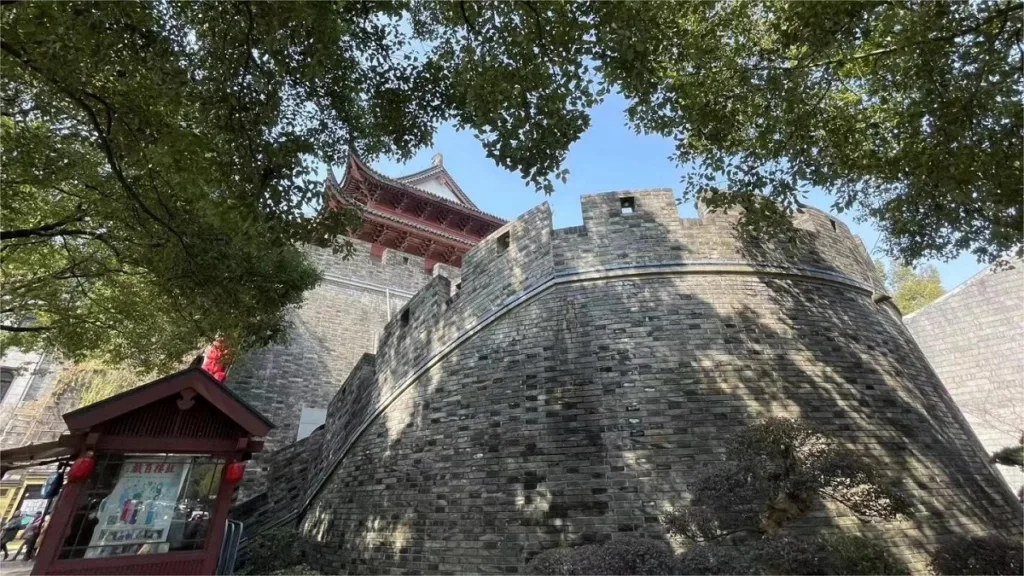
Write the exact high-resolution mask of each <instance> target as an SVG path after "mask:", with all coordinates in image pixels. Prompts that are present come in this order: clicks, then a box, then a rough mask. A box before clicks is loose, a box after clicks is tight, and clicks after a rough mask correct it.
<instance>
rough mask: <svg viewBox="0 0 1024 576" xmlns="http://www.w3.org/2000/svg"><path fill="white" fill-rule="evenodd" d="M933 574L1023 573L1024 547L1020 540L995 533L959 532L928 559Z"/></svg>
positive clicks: (1017, 574)
mask: <svg viewBox="0 0 1024 576" xmlns="http://www.w3.org/2000/svg"><path fill="white" fill-rule="evenodd" d="M931 570H932V573H934V574H943V575H945V574H1000V575H1002V574H1012V575H1014V576H1020V574H1022V573H1024V550H1022V548H1021V542H1020V541H1016V542H1014V541H1011V540H1008V539H1006V538H1001V537H999V536H972V537H967V536H960V537H958V538H954V539H952V540H950V541H948V542H946V543H944V544H943V545H942V546H940V547H939V549H938V550H937V551H936V552H935V557H934V558H932V561H931Z"/></svg>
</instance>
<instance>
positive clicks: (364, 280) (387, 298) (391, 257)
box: [226, 240, 457, 499]
mask: <svg viewBox="0 0 1024 576" xmlns="http://www.w3.org/2000/svg"><path fill="white" fill-rule="evenodd" d="M353 243H354V244H355V253H354V255H353V256H352V257H351V258H349V259H347V260H344V259H342V257H341V256H340V255H335V254H332V253H331V251H329V250H322V249H317V248H308V250H309V254H310V256H311V257H312V259H313V261H314V262H315V263H316V264H317V266H318V267H319V268H320V270H321V271H322V273H323V274H324V277H325V278H324V281H323V282H322V283H321V284H320V286H318V287H317V288H316V289H314V290H311V291H310V292H308V293H307V294H306V298H305V301H304V302H303V305H302V306H301V308H300V309H298V310H297V311H296V312H295V313H294V314H292V316H291V318H290V320H291V322H292V325H293V327H292V330H291V331H290V332H289V341H288V343H287V344H286V345H282V346H273V347H269V348H265V349H263V350H260V351H257V352H254V353H252V354H250V355H248V356H247V357H245V358H241V359H239V361H238V362H236V363H235V365H234V366H232V368H231V371H230V373H229V375H228V379H227V382H226V384H227V385H228V386H229V387H231V388H232V389H233V390H234V391H235V392H237V393H238V394H239V395H240V396H241V397H242V398H243V399H245V400H246V401H247V402H249V403H250V404H252V405H253V406H254V407H256V408H257V409H258V410H259V411H260V412H261V413H263V414H264V415H266V416H267V417H268V418H269V419H270V420H271V421H272V422H273V423H274V424H275V425H276V428H275V429H274V430H273V431H271V433H270V436H269V437H268V438H267V443H266V448H265V450H264V453H262V454H258V455H257V457H256V460H255V462H253V463H252V464H250V466H249V467H248V469H247V471H246V478H245V481H244V482H243V485H242V486H241V490H240V495H239V496H240V499H245V498H248V497H250V496H253V495H255V494H258V493H259V492H260V491H262V490H264V489H265V488H266V486H267V484H266V474H267V472H268V471H269V468H270V463H269V460H268V458H270V456H271V454H273V453H274V451H275V450H277V449H279V448H281V447H284V446H286V445H287V444H289V443H291V442H294V441H295V439H296V434H297V432H298V423H299V415H300V414H301V412H302V408H303V407H309V408H326V407H327V404H328V403H329V402H330V400H331V398H332V397H333V396H334V394H335V392H337V390H338V386H339V385H340V383H341V382H344V380H345V377H346V376H348V373H349V372H350V371H351V370H352V368H353V367H354V366H355V365H356V362H357V361H358V360H359V358H360V357H361V356H362V355H363V354H364V353H367V352H373V351H374V350H375V348H376V346H377V342H378V339H379V337H380V333H381V330H382V329H383V327H384V325H385V323H386V322H387V320H388V318H389V316H393V315H394V314H395V313H396V312H397V311H398V310H399V309H401V308H402V306H403V305H404V304H405V302H406V301H407V300H408V298H409V296H410V295H411V294H412V293H414V292H415V291H417V290H419V289H420V288H421V287H422V286H423V285H424V284H426V283H427V282H428V281H429V280H430V279H431V277H432V276H431V274H430V273H427V272H425V271H424V261H423V259H422V258H417V257H415V256H410V255H407V254H402V253H400V252H396V251H392V250H386V251H385V252H384V255H383V257H382V258H381V259H379V260H377V259H374V258H372V257H371V256H370V245H369V244H367V243H365V242H360V241H358V240H353ZM438 268H441V266H439V267H438ZM439 273H440V271H439ZM445 273H447V274H451V272H450V271H446V272H445ZM455 275H456V276H457V271H456V273H455ZM389 304H390V313H389V310H388V307H389Z"/></svg>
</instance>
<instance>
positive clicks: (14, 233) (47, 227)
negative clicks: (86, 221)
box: [0, 212, 83, 240]
mask: <svg viewBox="0 0 1024 576" xmlns="http://www.w3.org/2000/svg"><path fill="white" fill-rule="evenodd" d="M82 217H83V214H82V213H81V212H76V213H75V215H74V216H68V217H67V218H65V219H63V220H58V221H56V222H51V223H49V224H43V225H42V226H36V227H35V228H21V229H19V230H0V240H14V239H17V238H29V237H32V236H49V237H53V236H60V235H61V232H54V231H55V230H57V229H59V228H60V227H62V226H67V225H68V224H71V223H74V222H81V221H82Z"/></svg>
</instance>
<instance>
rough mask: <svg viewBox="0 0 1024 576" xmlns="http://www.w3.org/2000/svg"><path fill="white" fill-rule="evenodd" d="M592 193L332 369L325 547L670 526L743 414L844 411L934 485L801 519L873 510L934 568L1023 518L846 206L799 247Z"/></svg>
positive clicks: (489, 567)
mask: <svg viewBox="0 0 1024 576" xmlns="http://www.w3.org/2000/svg"><path fill="white" fill-rule="evenodd" d="M622 198H632V199H633V200H634V203H633V204H632V210H631V213H628V214H624V213H623V210H622V201H621V199H622ZM582 202H583V206H584V210H583V213H584V225H583V226H576V227H571V228H565V229H558V230H555V229H553V228H552V221H551V211H550V208H549V207H548V206H547V204H543V205H541V206H538V207H537V208H535V209H533V210H531V211H530V212H528V213H527V214H525V215H524V216H523V217H521V218H519V219H517V220H515V221H513V222H510V223H508V224H507V225H506V226H504V227H503V228H501V229H499V230H497V231H496V232H495V233H493V234H492V235H490V236H489V237H488V238H486V239H484V241H483V242H481V244H480V245H479V246H477V247H476V248H475V249H474V250H472V251H470V252H469V253H468V254H467V255H466V256H465V258H464V260H463V267H462V269H461V270H449V269H445V268H442V267H440V266H435V267H434V268H433V270H432V278H428V279H426V280H425V281H424V284H423V285H422V286H423V287H422V288H421V289H420V290H419V291H418V292H417V293H416V294H415V295H414V296H412V297H411V298H410V299H408V300H402V301H401V302H402V303H401V305H400V306H399V307H396V308H394V310H393V314H392V316H391V319H390V320H389V321H385V322H383V323H382V324H381V329H380V333H379V334H380V336H379V339H378V345H377V347H376V355H371V354H364V355H362V356H361V357H360V358H359V359H358V360H353V361H352V362H351V365H352V367H353V368H352V370H351V371H350V372H349V373H348V374H347V375H346V377H344V378H341V379H336V380H334V381H332V382H331V383H330V386H327V387H325V388H326V389H333V390H334V391H333V395H332V397H331V398H330V400H329V405H328V415H327V421H326V422H325V424H324V426H323V427H322V428H321V429H320V430H318V431H317V432H316V433H315V436H316V438H317V439H318V440H319V443H320V446H319V449H318V450H312V449H309V448H308V446H309V445H308V444H307V445H306V446H307V448H305V449H303V450H301V451H295V453H296V455H295V456H294V458H305V459H307V461H309V462H311V464H310V465H309V466H308V468H307V470H308V472H307V476H308V478H309V484H308V487H307V489H306V491H305V492H304V495H303V502H302V504H301V505H300V506H299V507H298V510H299V522H300V527H301V532H302V534H303V535H304V537H305V538H306V539H307V541H308V548H309V551H310V554H309V557H308V560H309V561H310V562H311V563H312V564H313V565H315V566H316V567H318V568H319V569H320V570H321V571H324V572H330V573H335V572H342V571H345V572H348V573H380V572H398V571H421V572H431V573H433V572H445V571H448V572H489V571H501V572H505V573H514V572H518V571H521V570H522V569H523V566H524V564H525V563H526V562H527V561H529V559H530V558H532V557H533V556H534V555H536V554H537V553H539V552H540V551H541V550H543V549H545V548H548V547H551V546H557V545H566V544H573V543H578V542H583V541H592V540H594V539H597V538H604V537H606V536H608V535H612V534H620V533H624V532H628V533H640V534H645V535H650V536H653V537H660V536H662V532H661V527H660V523H659V516H660V515H661V514H662V513H663V512H665V511H667V510H668V509H669V508H670V507H671V506H672V505H673V503H677V502H679V501H680V500H681V499H683V498H685V494H686V485H687V482H690V481H692V479H693V477H694V475H695V474H696V472H697V471H698V470H699V469H700V468H701V467H702V466H704V465H705V464H706V463H709V462H714V461H718V460H720V459H721V458H722V455H723V453H724V442H725V439H726V438H727V437H728V435H729V434H730V433H731V432H733V431H736V430H739V429H740V428H742V427H743V426H745V425H747V424H750V423H752V422H755V421H757V420H758V419H759V418H762V417H764V416H767V415H770V414H774V415H787V416H792V417H799V418H803V419H806V420H808V421H810V422H811V423H813V424H816V425H818V426H820V427H822V428H823V429H825V430H827V431H829V432H830V433H832V434H833V435H835V436H836V437H837V438H839V440H840V441H841V442H843V443H844V444H847V445H849V446H851V447H853V448H855V449H856V450H857V451H858V453H860V454H862V455H863V456H864V457H865V458H867V459H869V460H870V461H871V463H872V464H873V466H875V467H876V468H877V469H878V470H880V471H881V472H883V473H884V474H886V475H888V476H890V477H892V478H893V479H894V480H897V481H900V482H903V483H904V486H905V488H906V489H907V490H908V491H909V492H911V495H912V497H913V498H914V499H915V503H916V504H917V505H918V508H919V514H918V515H916V516H915V518H913V519H911V520H908V521H904V522H898V523H885V524H884V525H881V524H880V525H877V526H862V525H861V524H860V523H859V522H858V521H857V520H856V519H855V518H853V517H852V516H850V515H849V514H848V513H846V512H844V511H842V510H833V509H831V508H824V509H822V510H821V511H819V512H817V513H815V514H814V515H812V516H811V517H810V518H808V519H807V521H806V522H805V523H804V524H801V526H799V527H798V530H813V531H820V530H823V529H824V530H831V529H844V530H846V529H860V530H864V531H868V532H870V531H876V532H878V533H880V534H884V535H885V537H886V538H887V539H888V541H890V542H891V543H893V546H894V548H895V549H896V550H897V551H898V552H899V553H900V554H902V555H903V556H904V558H906V559H907V560H909V561H910V562H912V563H913V564H914V566H915V568H917V569H921V568H922V567H923V566H924V563H925V560H926V559H927V554H928V553H929V552H930V551H931V550H933V549H934V546H935V545H936V543H937V542H938V541H939V540H940V539H941V538H943V537H945V536H947V535H949V534H952V533H955V532H965V531H966V532H971V531H975V532H976V531H982V530H996V531H1001V532H1004V533H1008V534H1016V535H1019V525H1020V522H1019V521H1020V510H1019V507H1016V508H1014V507H1011V506H1008V505H1007V504H1008V503H1009V502H1010V499H1009V498H1008V494H1006V493H1004V492H1005V488H1004V487H1003V486H1002V485H1001V484H1000V483H999V482H997V481H995V479H994V475H993V474H992V473H991V470H989V469H988V467H987V466H986V464H985V458H986V456H985V454H984V452H983V451H981V450H980V447H979V446H977V445H976V443H975V442H974V440H973V437H972V436H971V434H970V433H969V431H968V430H966V428H965V427H964V424H963V422H962V419H960V418H959V415H958V412H957V411H956V408H955V407H954V406H953V405H952V403H951V402H950V401H949V398H948V396H947V395H946V394H944V392H943V391H942V389H941V386H940V385H939V384H938V382H937V380H936V378H935V375H934V373H933V372H932V371H931V370H930V368H929V367H928V364H927V362H926V361H925V360H924V358H923V357H922V356H921V353H920V351H919V350H918V349H917V347H916V346H915V345H914V343H913V340H911V339H910V338H909V335H908V333H907V332H906V330H904V328H903V326H902V324H901V323H900V319H899V316H898V315H897V314H890V313H889V308H887V307H885V306H880V305H879V304H878V302H876V301H875V298H874V296H876V295H877V293H878V290H877V289H876V288H877V286H878V285H880V281H879V280H878V279H877V278H876V276H877V275H876V273H875V270H874V267H873V265H871V263H870V259H869V258H868V255H867V253H866V251H865V250H864V246H863V243H862V242H860V240H859V239H858V238H856V237H855V236H853V235H852V234H850V232H849V229H848V228H847V227H845V226H842V225H840V224H841V223H838V222H837V223H836V225H835V227H834V228H833V224H832V223H831V222H830V219H831V218H830V217H829V216H828V215H826V214H824V213H821V212H818V211H805V212H803V213H802V214H799V215H798V219H799V220H800V222H799V229H798V236H799V238H798V239H797V241H795V242H794V243H793V245H792V246H790V245H779V244H772V243H769V244H768V245H766V246H751V245H750V244H749V243H747V242H745V241H743V239H742V237H741V236H739V235H738V233H737V232H736V229H735V228H736V226H735V224H736V222H735V218H732V217H728V218H727V217H716V216H713V215H704V216H702V217H701V218H699V219H691V220H683V219H680V218H679V217H678V212H677V209H676V206H675V200H674V198H673V197H672V194H671V192H669V191H664V190H654V191H640V192H615V193H609V194H603V195H594V196H586V197H584V198H583V200H582ZM505 233H508V234H509V236H508V242H507V243H506V242H504V240H503V239H502V237H503V235H504V234H505ZM381 262H382V263H387V262H389V260H388V254H387V253H385V254H383V256H382V258H381ZM390 262H391V265H395V264H397V263H396V262H394V261H390ZM402 264H403V265H404V264H407V263H405V262H404V261H402ZM412 264H413V267H414V268H415V267H416V266H419V263H412ZM420 269H422V268H420ZM405 313H408V314H407V316H406V314H405ZM336 382H343V383H342V384H341V385H340V388H339V387H336V384H335V383H336ZM311 438H312V437H311ZM282 482H283V483H285V484H287V483H288V481H287V479H285V480H282ZM287 494H288V497H287V498H283V499H282V501H285V502H288V503H289V505H291V504H290V503H292V502H295V499H294V495H295V492H294V491H292V490H291V489H290V488H289V489H288V490H287ZM1015 530H1016V532H1015Z"/></svg>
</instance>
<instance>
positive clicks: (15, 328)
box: [0, 324, 53, 332]
mask: <svg viewBox="0 0 1024 576" xmlns="http://www.w3.org/2000/svg"><path fill="white" fill-rule="evenodd" d="M52 329H53V327H52V326H8V325H6V324H0V332H44V331H46V330H52Z"/></svg>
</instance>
